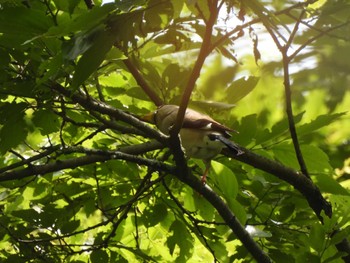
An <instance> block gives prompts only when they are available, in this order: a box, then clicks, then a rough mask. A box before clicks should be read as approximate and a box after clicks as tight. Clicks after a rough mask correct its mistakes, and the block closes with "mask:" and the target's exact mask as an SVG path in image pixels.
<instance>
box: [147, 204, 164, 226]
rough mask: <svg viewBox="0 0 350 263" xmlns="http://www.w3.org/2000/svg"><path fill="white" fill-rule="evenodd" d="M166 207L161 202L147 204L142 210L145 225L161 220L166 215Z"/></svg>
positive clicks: (153, 224) (152, 224)
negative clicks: (151, 204) (152, 204)
mask: <svg viewBox="0 0 350 263" xmlns="http://www.w3.org/2000/svg"><path fill="white" fill-rule="evenodd" d="M167 213H168V211H167V207H166V206H165V205H164V204H163V203H158V204H156V205H155V206H153V207H152V206H147V208H146V209H145V210H144V211H143V221H144V224H145V225H146V226H147V227H152V226H155V225H156V224H158V223H159V222H161V221H163V219H164V218H165V217H166V216H167Z"/></svg>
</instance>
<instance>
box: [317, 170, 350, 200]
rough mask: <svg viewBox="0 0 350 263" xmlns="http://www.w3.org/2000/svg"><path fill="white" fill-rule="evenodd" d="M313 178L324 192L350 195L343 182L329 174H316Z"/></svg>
mask: <svg viewBox="0 0 350 263" xmlns="http://www.w3.org/2000/svg"><path fill="white" fill-rule="evenodd" d="M312 179H313V181H314V182H315V184H316V185H317V186H318V187H319V188H320V189H321V191H322V192H325V193H331V194H337V195H350V192H349V191H348V190H347V189H345V188H344V187H342V186H341V184H339V183H338V182H337V181H336V180H335V179H334V178H333V177H332V176H331V175H329V174H323V173H320V174H316V175H315V176H312Z"/></svg>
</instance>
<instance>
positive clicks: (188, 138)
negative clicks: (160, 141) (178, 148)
mask: <svg viewBox="0 0 350 263" xmlns="http://www.w3.org/2000/svg"><path fill="white" fill-rule="evenodd" d="M178 111H179V107H178V106H176V105H163V106H160V107H159V108H158V109H157V110H156V111H154V112H151V113H150V114H147V115H146V116H144V117H143V118H142V119H143V120H145V121H148V122H150V123H153V124H155V125H156V126H157V127H158V129H159V130H160V131H161V132H163V133H164V134H167V135H169V130H170V128H171V127H172V126H173V125H174V123H175V121H176V116H177V113H178ZM233 131H234V130H233V129H230V128H228V127H226V126H225V125H223V124H221V123H219V122H217V121H215V120H214V119H212V118H211V117H209V116H208V115H205V114H202V113H199V112H197V111H195V110H192V109H187V110H186V113H185V117H184V120H183V123H182V127H181V129H180V132H179V134H180V139H181V145H182V147H183V149H184V151H185V154H186V156H187V157H189V158H196V159H202V160H203V161H204V163H205V166H206V169H205V172H204V174H203V176H202V182H203V183H205V182H206V177H207V175H208V172H209V168H210V161H211V159H213V158H214V157H215V156H216V155H218V154H219V153H220V152H221V150H222V149H223V148H224V147H225V146H226V147H227V148H228V149H230V150H232V151H233V152H234V153H236V154H237V155H240V154H242V153H243V151H242V150H240V149H239V147H238V146H237V145H236V144H235V143H234V142H232V141H230V140H229V139H228V138H230V137H231V135H230V134H229V132H233Z"/></svg>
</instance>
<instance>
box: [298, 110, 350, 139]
mask: <svg viewBox="0 0 350 263" xmlns="http://www.w3.org/2000/svg"><path fill="white" fill-rule="evenodd" d="M344 115H346V112H340V113H334V114H324V115H320V116H318V117H317V118H316V119H315V120H313V121H311V122H309V123H306V124H303V125H301V126H300V127H298V128H297V132H298V135H304V134H308V133H310V132H314V131H316V130H318V129H320V128H322V127H325V126H328V125H329V124H331V123H333V122H334V121H336V120H338V119H339V118H340V117H342V116H344Z"/></svg>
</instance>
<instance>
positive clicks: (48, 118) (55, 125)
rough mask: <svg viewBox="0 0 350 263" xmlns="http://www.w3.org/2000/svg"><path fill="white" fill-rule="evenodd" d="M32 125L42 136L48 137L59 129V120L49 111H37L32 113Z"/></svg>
mask: <svg viewBox="0 0 350 263" xmlns="http://www.w3.org/2000/svg"><path fill="white" fill-rule="evenodd" d="M33 123H34V124H35V126H36V127H37V128H38V129H39V130H40V133H41V134H42V135H48V134H50V133H53V132H56V131H58V130H59V129H60V120H59V118H58V116H57V115H56V114H54V113H53V112H51V111H50V110H38V111H36V112H34V117H33Z"/></svg>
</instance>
